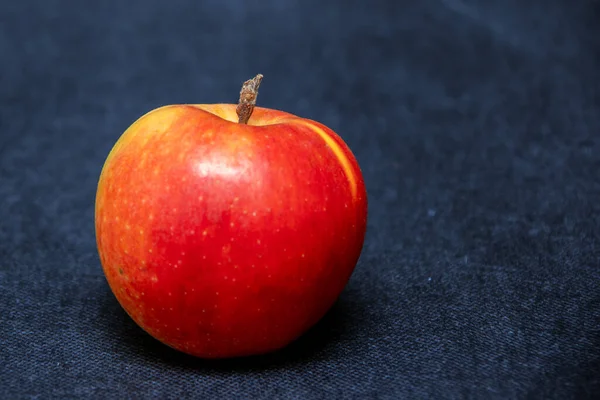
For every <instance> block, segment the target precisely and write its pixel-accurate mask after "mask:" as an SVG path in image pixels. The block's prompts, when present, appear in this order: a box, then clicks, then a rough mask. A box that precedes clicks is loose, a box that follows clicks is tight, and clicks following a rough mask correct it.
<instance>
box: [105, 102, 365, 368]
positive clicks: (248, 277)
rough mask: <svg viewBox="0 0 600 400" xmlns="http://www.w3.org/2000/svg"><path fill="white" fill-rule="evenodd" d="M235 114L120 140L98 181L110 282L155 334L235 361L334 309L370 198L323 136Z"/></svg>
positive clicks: (316, 128) (273, 345)
mask: <svg viewBox="0 0 600 400" xmlns="http://www.w3.org/2000/svg"><path fill="white" fill-rule="evenodd" d="M235 107H236V106H235V105H233V104H212V105H170V106H165V107H161V108H157V109H155V110H153V111H151V112H149V113H148V114H146V115H144V116H142V117H141V118H140V119H138V120H137V121H136V122H135V123H134V124H133V125H131V126H130V127H129V128H128V129H127V130H126V131H125V133H123V135H122V136H121V137H120V138H119V140H118V141H117V143H116V144H115V146H114V148H113V149H112V150H111V152H110V154H109V155H108V157H107V159H106V161H105V164H104V166H103V168H102V172H101V174H100V179H99V182H98V188H97V194H96V206H95V207H96V208H95V228H96V240H97V246H98V252H99V256H100V260H101V263H102V268H103V272H104V274H105V276H106V279H107V281H108V284H109V286H110V288H111V290H112V292H113V293H114V295H115V296H116V298H117V300H118V302H119V303H120V304H121V306H122V307H123V308H124V310H125V311H126V312H127V314H128V315H129V316H130V317H131V318H132V319H133V320H134V321H135V322H136V323H137V324H138V325H139V326H140V327H141V328H142V329H144V330H145V331H146V332H147V333H149V334H150V335H151V336H153V337H154V338H155V339H157V340H159V341H160V342H162V343H164V344H166V345H168V346H170V347H172V348H174V349H177V350H179V351H181V352H184V353H187V354H191V355H193V356H197V357H201V358H209V359H216V358H230V357H241V356H250V355H258V354H264V353H268V352H271V351H274V350H277V349H281V348H283V347H285V346H287V345H288V344H290V343H291V342H292V341H294V340H295V339H297V338H298V337H299V336H301V335H302V334H303V333H304V332H306V331H307V330H308V329H309V328H310V327H311V326H313V325H314V324H315V323H316V322H318V321H319V320H320V319H321V318H322V317H323V316H324V314H325V313H326V312H327V311H328V310H329V309H330V308H331V306H332V305H333V303H334V302H335V301H336V299H337V298H338V297H339V295H340V293H341V292H342V290H343V289H344V287H345V286H346V284H347V282H348V280H349V278H350V276H351V274H352V272H353V270H354V268H355V266H356V263H357V261H358V259H359V256H360V253H361V251H362V247H363V242H364V238H365V231H366V222H367V193H366V189H365V184H364V181H363V177H362V174H361V171H360V168H359V165H358V163H357V161H356V159H355V157H354V156H353V154H352V152H351V151H350V149H349V148H348V146H347V145H346V144H345V143H344V141H343V140H342V139H341V138H340V137H339V136H338V135H337V134H335V133H334V132H333V131H332V130H331V129H329V128H327V127H325V126H324V125H322V124H320V123H317V122H315V121H311V120H308V119H303V118H300V117H296V116H294V115H292V114H288V113H285V112H282V111H278V110H272V109H265V108H261V107H256V108H255V110H254V113H253V114H252V117H251V118H250V121H249V122H248V124H240V123H237V116H236V113H235Z"/></svg>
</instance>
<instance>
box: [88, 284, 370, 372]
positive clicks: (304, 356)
mask: <svg viewBox="0 0 600 400" xmlns="http://www.w3.org/2000/svg"><path fill="white" fill-rule="evenodd" d="M101 298H102V299H103V301H102V302H101V306H100V307H101V309H100V310H99V312H100V315H101V318H98V319H97V322H98V325H99V326H98V327H97V328H98V329H101V330H104V331H111V332H112V334H110V335H106V337H107V338H108V339H109V340H117V341H118V343H113V344H112V347H113V348H118V349H119V351H122V352H124V353H127V354H128V355H131V356H132V357H138V358H140V357H141V358H143V359H146V360H147V361H148V362H150V363H156V362H157V361H158V362H160V363H163V364H165V365H168V366H170V367H173V368H185V369H199V370H213V371H214V370H219V371H223V372H250V371H256V370H268V369H277V368H284V367H290V366H292V365H296V364H302V363H307V362H309V361H311V360H315V359H327V358H329V357H335V354H334V353H335V343H336V341H339V340H340V339H341V338H342V337H348V336H351V335H352V334H353V333H352V332H353V331H356V329H357V328H356V327H357V326H359V323H358V320H359V319H360V320H363V318H361V314H362V310H361V308H362V307H361V304H360V302H359V301H354V300H353V301H352V303H350V302H349V301H348V300H347V299H346V297H345V296H344V294H342V296H340V298H339V299H338V301H337V302H336V303H335V304H334V305H333V307H332V308H331V309H330V310H329V312H328V313H327V314H326V315H325V316H324V317H323V318H322V319H321V320H320V321H319V322H318V323H317V324H316V325H315V326H313V327H312V328H311V329H309V330H308V331H307V332H306V333H305V334H304V335H302V336H301V337H300V338H298V339H296V340H295V341H294V342H292V343H291V344H289V345H288V346H287V347H285V348H283V349H280V350H277V351H274V352H271V353H268V354H264V355H256V356H247V357H240V358H231V359H218V360H204V359H200V358H197V357H193V356H191V355H188V354H185V353H182V352H180V351H177V350H175V349H172V348H171V347H169V346H166V345H164V344H162V343H161V342H159V341H158V340H156V339H154V338H153V337H152V336H150V335H149V334H148V333H146V332H145V331H144V330H142V329H141V328H140V327H139V326H138V325H137V324H136V323H135V322H134V321H133V320H132V319H131V318H130V317H129V316H128V315H127V313H125V311H124V310H123V309H122V308H121V306H120V305H119V303H118V302H117V300H116V298H115V297H114V296H113V294H112V292H111V291H110V290H109V289H108V288H106V290H105V293H103V294H102V296H101ZM352 298H353V299H354V297H352Z"/></svg>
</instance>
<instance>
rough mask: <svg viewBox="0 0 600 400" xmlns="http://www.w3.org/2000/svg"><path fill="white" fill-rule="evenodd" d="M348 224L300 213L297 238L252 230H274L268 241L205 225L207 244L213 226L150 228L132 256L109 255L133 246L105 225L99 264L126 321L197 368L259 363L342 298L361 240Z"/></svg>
mask: <svg viewBox="0 0 600 400" xmlns="http://www.w3.org/2000/svg"><path fill="white" fill-rule="evenodd" d="M349 214H352V212H351V211H350V209H345V208H340V209H338V210H337V212H336V211H333V212H329V213H327V212H322V213H320V212H313V213H306V215H305V218H304V219H302V220H303V223H302V225H301V226H299V227H298V226H296V228H297V229H293V228H292V227H287V228H286V226H285V225H286V224H285V223H281V224H277V222H276V221H277V219H278V218H273V219H272V220H268V219H267V220H263V221H261V222H257V224H258V225H260V226H268V227H270V229H269V230H268V232H267V233H264V229H263V230H262V231H258V230H257V231H254V230H253V229H252V226H249V227H245V228H246V230H244V226H243V224H242V223H241V222H238V221H239V219H236V224H237V225H240V227H239V228H236V230H235V231H234V230H233V229H230V228H229V225H230V224H229V223H227V221H220V222H219V223H218V224H213V225H210V226H213V227H215V228H214V229H213V233H212V236H210V235H211V234H210V233H207V231H209V230H210V229H208V227H209V225H203V226H198V227H196V228H195V229H191V230H190V229H187V230H186V232H187V233H185V232H171V231H170V227H168V228H167V226H168V224H167V225H165V226H162V227H160V226H159V227H154V228H151V229H150V228H147V229H149V233H150V234H149V235H148V236H149V237H150V239H147V240H146V241H141V242H142V243H145V245H146V248H144V249H142V248H140V247H139V246H140V243H138V248H137V250H138V251H122V250H121V249H120V248H117V249H111V246H110V245H111V244H114V243H120V242H121V241H122V239H125V241H131V242H132V243H133V240H132V239H133V238H130V237H128V236H126V235H127V234H126V232H128V231H126V232H125V233H122V232H121V231H119V230H115V232H118V233H119V234H120V235H119V236H118V239H117V235H116V234H115V235H111V234H110V229H111V228H113V229H116V228H115V225H112V224H109V225H106V226H105V227H103V228H104V229H103V230H102V240H101V241H100V248H101V249H102V250H103V251H101V253H100V254H101V261H102V265H103V268H104V272H105V275H106V277H107V279H108V283H109V285H110V287H111V289H112V291H113V293H114V294H115V296H116V298H117V299H118V301H119V303H120V304H121V305H122V307H123V308H124V309H125V311H126V312H127V314H129V316H130V317H131V318H132V319H133V320H134V321H135V322H136V323H137V324H138V325H139V326H140V327H141V328H143V329H144V330H145V331H146V332H147V333H149V334H150V335H151V336H153V337H154V338H156V339H158V340H159V341H161V342H163V343H164V344H166V345H168V346H170V347H172V348H175V349H177V350H179V351H182V352H185V353H188V354H191V355H194V356H198V357H202V358H229V357H239V356H248V355H256V354H263V353H267V352H271V351H274V350H277V349H280V348H282V347H285V346H287V345H288V344H290V343H291V342H292V341H294V340H295V339H297V338H298V337H299V336H301V335H302V334H303V333H305V332H306V331H307V330H308V329H309V328H310V327H312V326H313V325H314V324H315V323H316V322H318V321H319V320H320V319H321V318H322V317H323V316H324V315H325V314H326V312H327V311H328V310H329V309H330V308H331V306H332V305H333V303H334V302H335V301H336V299H337V298H338V296H339V295H340V293H341V292H342V290H343V289H344V287H345V285H346V284H347V282H348V279H349V278H350V276H351V274H352V271H353V269H354V266H355V265H356V262H357V260H358V257H359V255H360V250H361V246H362V241H363V233H362V232H364V230H363V225H362V224H360V223H358V224H357V223H356V221H357V219H355V218H349ZM310 216H312V217H310ZM167 217H168V215H167ZM264 218H267V217H266V216H264ZM230 220H231V218H230ZM317 221H320V223H317ZM359 221H360V220H359ZM311 226H313V227H314V226H319V227H320V229H315V228H311ZM203 228H204V229H203ZM192 232H193V233H192ZM301 232H306V233H301ZM205 234H206V235H205ZM234 235H235V236H234ZM132 236H133V235H132ZM256 238H261V239H256ZM232 239H234V240H233V241H232ZM131 248H132V249H136V247H135V246H134V245H132V247H131ZM111 250H115V251H111ZM139 254H146V256H145V257H143V258H140V257H139Z"/></svg>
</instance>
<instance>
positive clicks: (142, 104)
mask: <svg viewBox="0 0 600 400" xmlns="http://www.w3.org/2000/svg"><path fill="white" fill-rule="evenodd" d="M599 23H600V4H599V2H597V1H592V0H580V1H567V0H563V1H559V0H531V1H518V0H489V1H478V0H424V1H399V0H389V1H384V0H369V1H354V0H339V1H328V0H320V1H318V0H260V1H252V2H251V1H243V0H229V1H222V0H205V1H200V0H189V1H186V0H172V1H158V0H128V1H120V0H101V1H77V0H71V1H70V0H39V1H36V0H20V1H4V2H2V3H1V5H0V135H1V136H0V179H1V180H0V182H1V185H0V398H2V399H7V400H9V399H27V398H32V399H33V398H35V399H70V398H82V399H83V398H85V399H88V398H115V399H125V398H132V399H135V398H162V399H182V398H187V397H191V396H194V397H196V398H214V399H219V398H248V399H249V398H272V399H275V398H280V399H337V398H340V399H342V398H357V399H359V398H360V399H376V398H377V399H399V398H410V399H421V398H432V399H445V398H473V399H513V398H514V399H521V398H556V399H575V398H580V399H583V398H594V397H596V398H600V269H599V268H600V226H599V222H600V204H599V196H600V171H599V168H600V136H599V134H600V131H599V130H600V79H599V78H600V25H599ZM258 72H260V73H263V74H264V75H265V79H264V81H263V85H262V87H261V93H260V96H259V103H260V105H262V106H265V107H273V108H279V109H283V110H286V111H288V112H292V113H295V114H298V115H301V116H304V117H308V118H312V119H315V120H318V121H321V122H323V123H325V124H326V125H328V126H330V127H331V128H333V129H334V130H336V131H337V132H338V133H339V134H340V135H341V136H342V137H343V138H344V139H345V140H346V141H347V143H348V144H349V146H350V147H351V148H352V150H353V151H354V153H355V154H356V156H357V158H358V160H359V162H360V164H361V166H362V169H363V172H364V176H365V180H366V183H367V187H368V192H369V201H370V204H369V213H370V214H369V224H368V234H367V238H366V242H365V247H364V251H363V254H362V257H361V260H360V262H359V264H358V266H357V269H356V272H355V274H354V275H353V277H352V279H351V281H350V283H349V285H348V286H347V288H346V290H345V292H344V293H343V295H342V296H341V298H340V301H339V303H338V304H337V305H336V306H335V307H334V309H333V310H332V311H331V313H330V314H329V315H328V316H327V317H326V318H325V319H324V320H323V321H322V322H321V323H320V324H319V325H318V326H317V327H316V328H315V329H313V330H312V331H311V332H310V333H308V334H307V335H306V336H305V337H303V338H302V339H301V340H299V341H298V342H296V343H295V344H294V345H292V346H290V347H289V348H287V349H286V350H285V351H282V352H280V353H277V354H272V355H270V356H266V357H260V358H257V359H245V360H241V361H233V362H231V361H230V362H219V363H209V362H204V361H200V360H196V359H193V358H191V357H187V356H184V355H181V354H179V353H176V352H175V351H172V350H170V349H168V348H166V347H165V346H162V345H161V344H159V343H158V342H156V341H155V340H153V339H152V338H150V337H148V336H147V335H146V334H144V333H143V332H142V331H141V330H140V329H139V328H138V327H137V326H136V325H135V324H134V323H133V322H131V320H130V319H129V318H128V317H127V316H126V315H125V314H124V312H123V311H122V310H121V309H120V307H119V305H118V303H117V302H116V300H115V299H114V297H113V296H112V294H111V292H110V291H109V289H108V286H107V284H106V281H105V279H104V277H103V275H102V271H101V267H100V263H99V259H98V256H97V253H96V247H95V237H94V225H93V217H94V213H93V212H94V197H95V185H96V182H97V179H98V176H99V173H100V169H101V167H102V163H103V161H104V159H105V157H106V155H107V154H108V152H109V150H110V148H111V147H112V145H113V144H114V142H115V141H116V140H117V138H118V137H119V135H120V134H121V133H122V132H123V131H124V130H125V129H126V128H127V126H128V125H129V124H131V123H132V122H133V121H134V120H135V119H136V118H138V117H139V116H140V115H142V114H144V113H145V112H147V111H149V110H150V109H153V108H155V107H158V106H161V105H164V104H169V103H213V102H235V101H236V100H237V96H238V93H239V88H240V84H241V83H242V82H243V81H244V80H245V79H248V78H250V77H252V76H254V74H256V73H258Z"/></svg>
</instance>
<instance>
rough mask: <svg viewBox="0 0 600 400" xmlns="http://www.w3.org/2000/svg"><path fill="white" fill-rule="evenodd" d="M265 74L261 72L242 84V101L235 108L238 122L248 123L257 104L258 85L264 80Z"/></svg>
mask: <svg viewBox="0 0 600 400" xmlns="http://www.w3.org/2000/svg"><path fill="white" fill-rule="evenodd" d="M262 78H263V76H262V75H261V74H258V75H256V76H255V77H254V78H252V79H248V80H247V81H246V82H244V84H243V85H242V90H240V102H239V104H238V106H237V108H236V109H235V112H236V113H237V116H238V123H240V124H247V123H248V120H249V119H250V116H251V115H252V112H253V111H254V106H255V105H256V97H258V87H259V86H260V82H261V81H262Z"/></svg>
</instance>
